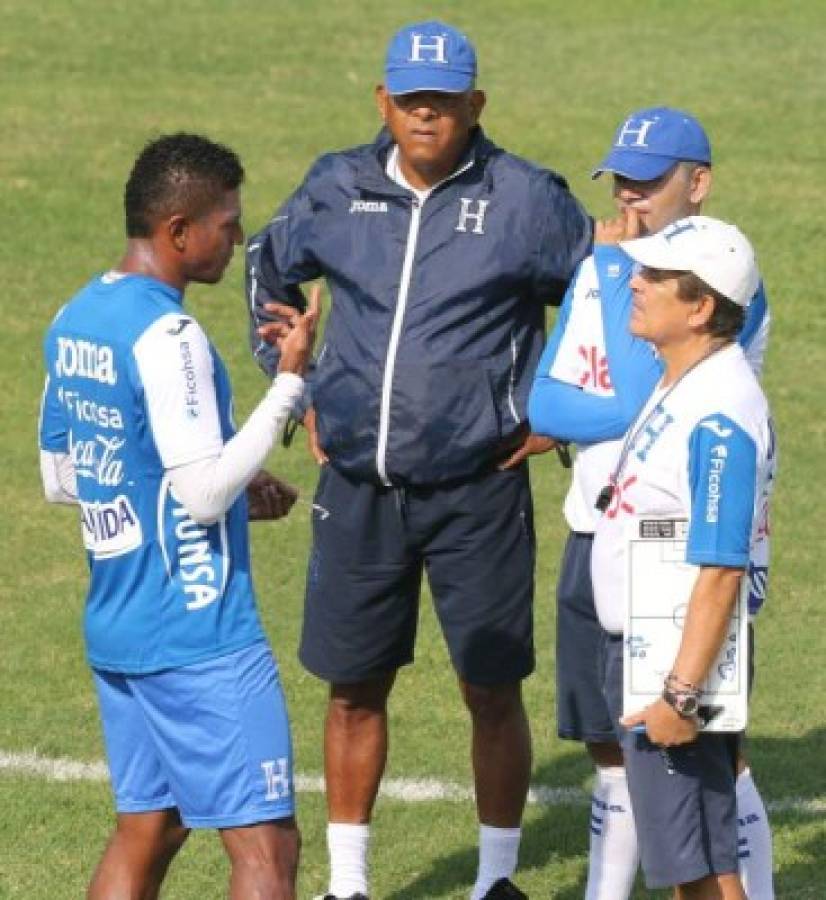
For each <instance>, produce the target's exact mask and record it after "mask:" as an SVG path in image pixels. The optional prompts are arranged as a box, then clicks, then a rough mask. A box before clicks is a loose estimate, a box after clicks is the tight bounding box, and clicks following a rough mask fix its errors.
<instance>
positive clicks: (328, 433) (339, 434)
mask: <svg viewBox="0 0 826 900" xmlns="http://www.w3.org/2000/svg"><path fill="white" fill-rule="evenodd" d="M377 384H381V373H380V372H379V370H378V368H377V367H376V366H375V365H372V364H370V363H361V364H360V365H358V366H354V365H352V364H350V363H348V362H346V361H345V360H343V359H342V358H341V357H340V356H339V355H338V354H337V353H336V351H335V349H334V348H332V347H331V346H330V345H329V344H327V345H325V348H324V356H323V359H319V362H318V366H317V369H316V378H315V383H314V384H313V406H314V408H315V413H316V428H317V429H318V438H319V443H320V444H321V447H322V449H323V450H324V452H325V453H327V454H328V455H329V456H330V458H331V459H335V460H336V461H337V462H339V463H340V464H341V465H342V466H343V467H345V468H353V467H356V468H361V467H362V464H363V463H368V461H370V462H372V458H373V457H374V455H375V446H376V434H377V426H378V399H377V398H378V395H377V389H376V385H377ZM368 464H369V463H368Z"/></svg>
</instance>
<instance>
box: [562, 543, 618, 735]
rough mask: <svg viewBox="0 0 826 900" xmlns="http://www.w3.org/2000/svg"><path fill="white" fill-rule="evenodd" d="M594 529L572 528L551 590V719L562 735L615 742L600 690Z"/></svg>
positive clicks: (609, 717) (600, 635) (600, 638)
mask: <svg viewBox="0 0 826 900" xmlns="http://www.w3.org/2000/svg"><path fill="white" fill-rule="evenodd" d="M593 544H594V536H593V534H584V533H578V532H575V531H572V532H571V533H570V534H569V535H568V541H567V543H566V544H565V552H564V554H563V556H562V566H561V569H560V573H559V583H558V585H557V590H556V599H557V607H556V608H557V614H556V724H557V733H558V734H559V736H560V737H561V738H567V739H569V740H574V741H588V742H589V743H614V742H616V739H617V737H616V732H615V731H614V725H613V722H612V721H611V714H610V712H609V710H608V705H607V704H606V702H605V695H604V694H603V692H602V680H603V679H602V659H601V656H602V641H603V631H602V626H601V625H600V624H599V619H597V613H596V609H595V607H594V591H593V587H592V585H591V548H592V547H593Z"/></svg>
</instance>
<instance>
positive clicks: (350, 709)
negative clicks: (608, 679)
mask: <svg viewBox="0 0 826 900" xmlns="http://www.w3.org/2000/svg"><path fill="white" fill-rule="evenodd" d="M475 76H476V54H475V52H474V49H473V46H472V45H471V43H470V41H469V40H468V39H467V37H465V36H464V35H463V34H461V33H460V32H459V31H457V30H456V29H455V28H451V27H450V26H448V25H445V24H444V23H441V22H422V23H419V24H416V25H410V26H408V27H406V28H402V29H401V30H400V31H399V32H398V33H397V34H396V35H395V36H394V38H393V39H392V41H391V43H390V47H389V49H388V52H387V59H386V66H385V80H384V83H383V84H382V85H380V86H379V87H378V88H377V89H376V100H377V103H378V108H379V112H380V115H381V117H382V120H383V122H384V124H385V126H386V128H384V129H383V130H382V132H381V133H380V135H379V137H378V138H377V140H376V141H375V142H374V143H373V144H372V145H368V146H362V147H357V148H354V149H352V150H348V151H345V152H342V153H332V154H328V155H326V156H323V157H322V158H321V159H319V160H318V161H317V162H316V163H315V165H314V166H313V167H312V168H311V170H310V172H309V173H308V175H307V177H306V179H305V180H304V182H303V184H302V185H301V187H300V188H299V189H298V190H297V191H296V192H295V193H294V194H293V196H292V197H291V198H289V199H288V200H287V202H286V203H285V204H284V205H283V206H282V207H281V209H279V210H278V212H277V214H276V215H275V217H274V218H273V219H272V220H271V221H270V223H269V224H268V225H267V227H266V228H265V229H264V230H263V231H262V232H261V233H259V234H258V235H256V236H255V237H253V238H252V240H251V242H250V245H249V248H248V249H249V253H248V257H247V259H248V268H247V272H248V281H247V284H248V291H249V298H248V299H249V303H250V308H251V310H252V312H253V325H254V338H253V347H254V350H255V352H256V355H257V356H258V358H259V361H260V362H261V364H262V366H263V367H264V369H265V370H266V371H267V372H269V373H272V372H273V371H274V368H275V362H276V360H275V354H274V353H272V352H271V349H270V348H269V347H268V345H267V344H266V343H264V342H262V340H261V338H262V337H266V331H267V326H266V324H263V323H266V322H267V321H268V320H269V319H270V318H271V317H270V316H269V315H268V314H267V304H268V302H269V301H270V300H273V299H275V300H280V301H282V302H286V303H291V304H293V305H294V306H297V307H298V308H303V297H302V295H301V290H300V285H301V284H302V283H304V282H306V281H309V280H311V279H314V278H319V277H323V278H325V279H326V280H327V284H328V287H329V289H330V292H331V296H332V303H331V310H330V316H329V319H328V322H327V326H326V331H325V340H324V349H323V350H322V352H321V353H320V355H319V359H318V364H317V367H316V369H315V372H314V373H313V375H312V376H311V379H310V381H311V384H310V390H309V396H308V397H307V402H308V404H309V408H308V411H307V414H306V415H305V416H304V424H305V425H306V426H307V427H308V431H309V432H310V435H311V438H312V440H313V447H314V453H315V456H316V459H317V460H318V461H319V462H320V463H322V469H321V477H320V480H319V487H318V491H317V493H316V497H315V503H314V515H313V546H312V550H311V555H310V561H309V566H308V574H307V593H306V604H305V615H304V630H303V635H302V641H301V649H300V656H301V660H302V662H303V663H304V665H305V666H306V667H307V668H308V669H309V670H310V671H311V672H313V673H314V674H315V675H317V676H318V677H320V678H323V679H324V680H325V681H327V682H328V683H329V684H330V699H329V705H328V711H327V720H326V731H325V775H326V784H327V803H328V814H329V823H330V824H329V826H328V831H327V838H328V845H329V850H330V862H331V867H330V868H331V875H330V884H329V896H330V897H332V898H347V897H349V898H351V900H352V898H359V897H365V896H366V895H367V894H368V877H367V844H368V838H369V823H370V819H371V816H372V810H373V804H374V801H375V797H376V793H377V791H378V788H379V783H380V781H381V777H382V773H383V771H384V765H385V760H386V755H387V699H388V696H389V694H390V691H391V688H392V686H393V682H394V680H395V677H396V673H397V671H398V669H399V668H400V667H401V666H403V665H406V664H408V663H410V662H412V660H413V649H414V640H415V631H416V620H417V608H418V600H419V592H420V586H421V579H422V575H423V572H424V571H425V569H426V571H427V575H428V580H429V582H430V587H431V590H432V594H433V598H434V603H435V607H436V612H437V615H438V616H439V620H440V624H441V626H442V631H443V633H444V635H445V639H446V642H447V644H448V649H449V652H450V657H451V662H452V663H453V666H454V668H455V670H456V674H457V676H458V680H459V686H460V690H461V692H462V695H463V698H464V701H465V703H466V705H467V707H468V710H469V713H470V717H471V722H472V762H473V770H474V781H475V787H476V800H477V812H478V816H479V823H480V829H479V844H480V853H479V868H478V873H477V878H476V882H475V885H474V887H473V890H472V895H471V896H472V900H481V898H483V897H484V898H487V900H506V898H513V900H517V898H521V897H523V896H524V895H523V894H522V892H521V891H519V889H518V888H516V887H515V886H514V885H513V884H512V883H511V881H510V877H511V875H512V873H513V872H514V869H515V868H516V862H517V852H518V847H519V841H520V835H521V831H520V822H521V818H522V812H523V808H524V804H525V799H526V796H527V789H528V783H529V778H530V769H531V744H530V731H529V727H528V722H527V718H526V716H525V710H524V707H523V704H522V697H521V682H522V679H524V678H525V677H527V676H528V675H529V674H530V672H531V671H532V669H533V666H534V653H533V627H532V604H533V572H534V536H533V512H532V506H531V495H530V487H529V483H528V473H527V467H526V465H525V464H524V463H521V464H520V463H518V462H512V461H511V460H512V457H513V454H514V452H515V451H516V450H518V448H519V447H521V446H522V445H523V444H524V443H525V441H526V439H527V438H528V427H527V416H526V407H527V397H528V392H529V390H530V383H531V379H532V376H533V372H534V371H535V368H536V364H537V362H538V360H539V356H540V354H541V350H542V344H543V325H544V317H545V306H546V304H548V303H559V302H560V300H561V298H562V295H563V294H564V291H565V288H566V286H567V283H568V281H569V280H570V278H571V275H572V274H573V272H574V269H575V268H576V266H577V264H578V263H579V262H580V260H581V259H583V258H584V257H585V256H586V255H587V254H588V253H589V252H590V249H591V236H592V222H591V220H590V218H589V217H588V216H587V215H586V214H585V213H584V212H583V210H582V208H581V207H580V205H579V204H578V203H577V201H576V200H575V199H574V198H573V197H572V196H571V194H570V193H569V191H568V189H567V185H566V183H565V181H564V179H562V178H561V177H560V176H559V175H556V174H554V173H553V172H550V171H548V170H547V169H542V168H540V167H538V166H535V165H533V164H531V163H528V162H526V161H525V160H521V159H518V158H517V157H514V156H512V155H511V154H509V153H506V152H505V151H504V150H502V149H501V148H499V147H497V146H495V145H494V144H493V143H491V142H490V141H489V140H488V139H487V138H486V137H485V135H484V134H483V133H482V131H481V129H480V128H479V126H478V121H479V117H480V115H481V112H482V109H483V107H484V103H485V95H484V93H482V92H481V91H480V90H478V89H477V88H476V85H475ZM262 332H263V333H262ZM316 430H317V435H316Z"/></svg>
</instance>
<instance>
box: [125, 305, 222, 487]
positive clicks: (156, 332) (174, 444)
mask: <svg viewBox="0 0 826 900" xmlns="http://www.w3.org/2000/svg"><path fill="white" fill-rule="evenodd" d="M133 354H134V357H135V362H136V364H137V367H138V374H139V376H140V380H141V384H142V385H143V391H144V399H145V403H146V411H147V415H148V416H149V424H150V426H151V428H152V435H153V437H154V439H155V446H156V447H157V449H158V454H159V456H160V458H161V462H162V463H163V467H164V468H165V469H171V468H173V467H174V466H180V465H183V464H184V463H189V462H194V461H195V460H198V459H206V458H208V457H210V456H217V455H219V454H220V452H221V448H222V446H223V443H224V442H223V440H222V437H221V422H220V419H219V416H218V402H217V400H216V397H215V382H214V375H213V365H212V353H211V352H210V347H209V341H208V340H207V336H206V335H205V334H204V331H203V329H202V328H201V326H200V325H199V324H198V323H197V322H196V321H195V320H194V319H193V318H191V317H190V316H186V315H184V314H177V315H176V314H173V313H170V314H169V315H165V316H161V318H159V319H157V320H156V321H155V322H153V324H152V325H150V327H149V328H147V329H146V331H145V332H144V333H143V334H142V335H141V336H140V338H139V339H138V340H137V342H136V343H135V346H134V349H133Z"/></svg>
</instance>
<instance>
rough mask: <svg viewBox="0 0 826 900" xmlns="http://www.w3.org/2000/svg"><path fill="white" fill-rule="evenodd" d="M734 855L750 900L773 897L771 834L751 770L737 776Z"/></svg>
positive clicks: (744, 770) (762, 899)
mask: <svg viewBox="0 0 826 900" xmlns="http://www.w3.org/2000/svg"><path fill="white" fill-rule="evenodd" d="M737 855H738V856H739V863H740V881H742V882H743V890H744V891H745V892H746V896H747V897H748V898H749V900H774V884H773V881H772V833H771V829H770V828H769V819H768V816H767V815H766V807H765V806H764V805H763V800H762V798H761V796H760V794H759V793H758V792H757V785H755V783H754V779H753V778H752V777H751V769H743V771H742V772H741V773H740V774H739V775H738V776H737Z"/></svg>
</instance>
